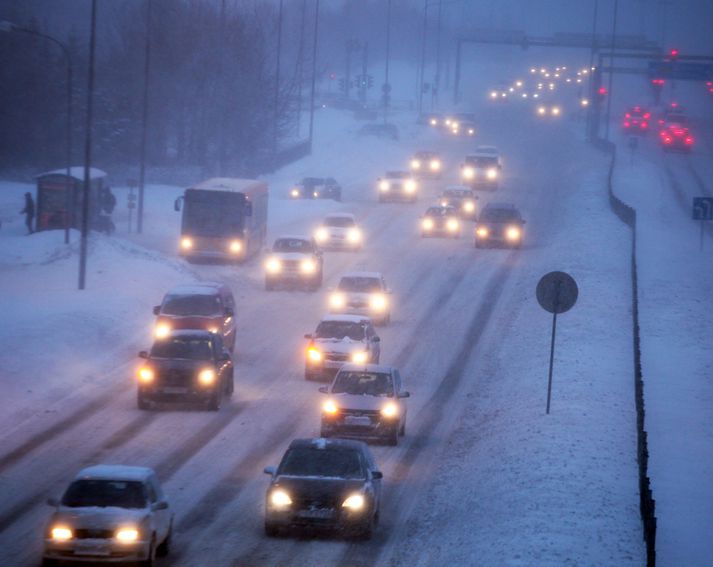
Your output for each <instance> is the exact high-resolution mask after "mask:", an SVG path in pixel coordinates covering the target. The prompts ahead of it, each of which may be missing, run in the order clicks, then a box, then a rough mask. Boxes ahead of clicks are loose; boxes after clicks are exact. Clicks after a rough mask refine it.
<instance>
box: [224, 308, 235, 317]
mask: <svg viewBox="0 0 713 567" xmlns="http://www.w3.org/2000/svg"><path fill="white" fill-rule="evenodd" d="M223 314H224V315H225V316H226V317H232V316H233V315H235V312H234V311H233V308H232V307H226V308H225V311H223Z"/></svg>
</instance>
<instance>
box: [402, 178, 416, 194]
mask: <svg viewBox="0 0 713 567" xmlns="http://www.w3.org/2000/svg"><path fill="white" fill-rule="evenodd" d="M404 189H405V190H406V193H413V192H414V191H415V190H416V182H415V181H414V180H413V179H407V180H406V183H404Z"/></svg>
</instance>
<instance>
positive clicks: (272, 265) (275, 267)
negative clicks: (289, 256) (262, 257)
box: [265, 258, 282, 274]
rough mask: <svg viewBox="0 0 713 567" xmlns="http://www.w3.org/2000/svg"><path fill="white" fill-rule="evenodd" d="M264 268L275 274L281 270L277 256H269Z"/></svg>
mask: <svg viewBox="0 0 713 567" xmlns="http://www.w3.org/2000/svg"><path fill="white" fill-rule="evenodd" d="M265 269H266V270H267V271H268V272H270V273H271V274H276V273H277V272H279V271H280V270H282V262H280V261H279V260H278V259H277V258H270V259H269V260H268V261H267V262H265Z"/></svg>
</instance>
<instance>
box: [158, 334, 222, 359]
mask: <svg viewBox="0 0 713 567" xmlns="http://www.w3.org/2000/svg"><path fill="white" fill-rule="evenodd" d="M151 357H152V358H183V359H187V360H210V359H212V358H213V351H212V349H211V347H210V341H209V340H208V339H204V338H197V337H171V338H168V339H166V340H160V341H156V342H155V343H154V345H153V347H152V348H151Z"/></svg>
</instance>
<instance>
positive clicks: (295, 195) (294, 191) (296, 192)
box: [290, 189, 300, 197]
mask: <svg viewBox="0 0 713 567" xmlns="http://www.w3.org/2000/svg"><path fill="white" fill-rule="evenodd" d="M290 195H291V196H292V197H299V196H300V190H299V189H293V190H292V191H290Z"/></svg>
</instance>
